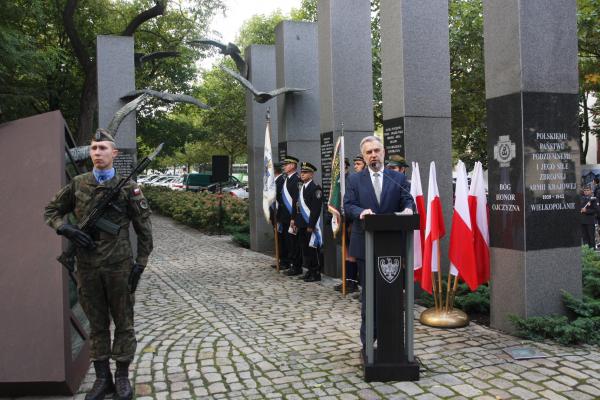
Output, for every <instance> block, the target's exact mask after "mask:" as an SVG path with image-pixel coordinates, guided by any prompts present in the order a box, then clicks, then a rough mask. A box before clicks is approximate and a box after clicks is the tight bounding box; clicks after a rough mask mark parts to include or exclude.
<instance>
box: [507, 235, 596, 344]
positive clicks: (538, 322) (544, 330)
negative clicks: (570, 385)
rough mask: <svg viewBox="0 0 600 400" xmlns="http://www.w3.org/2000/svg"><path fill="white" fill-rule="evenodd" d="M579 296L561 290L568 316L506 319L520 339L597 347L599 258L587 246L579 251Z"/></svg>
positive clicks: (511, 317)
mask: <svg viewBox="0 0 600 400" xmlns="http://www.w3.org/2000/svg"><path fill="white" fill-rule="evenodd" d="M581 260H582V273H583V296H582V298H581V299H578V298H576V297H574V296H573V295H572V294H570V293H567V292H564V291H563V302H564V304H565V307H566V308H567V310H568V311H569V315H568V316H556V315H550V316H544V317H531V318H520V317H517V316H514V315H512V316H510V320H511V322H512V323H513V324H514V325H515V327H516V328H517V334H518V335H519V336H521V337H524V338H527V339H532V340H541V339H553V340H556V341H557V342H559V343H562V344H579V343H589V344H596V345H600V256H599V255H598V254H597V253H596V252H595V251H594V250H593V249H590V248H589V247H587V246H583V248H582V257H581Z"/></svg>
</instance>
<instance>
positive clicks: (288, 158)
mask: <svg viewBox="0 0 600 400" xmlns="http://www.w3.org/2000/svg"><path fill="white" fill-rule="evenodd" d="M298 161H300V160H298V159H297V158H296V157H292V156H286V157H285V158H284V159H283V160H281V164H282V165H285V164H298Z"/></svg>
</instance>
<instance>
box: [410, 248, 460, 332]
mask: <svg viewBox="0 0 600 400" xmlns="http://www.w3.org/2000/svg"><path fill="white" fill-rule="evenodd" d="M440 254H441V251H440V242H439V241H438V251H437V257H438V260H437V262H438V263H437V265H438V270H437V279H436V276H435V274H436V273H435V272H433V271H432V272H431V284H432V292H433V303H434V306H433V307H431V308H428V309H427V310H425V311H423V312H422V313H421V316H420V318H419V321H420V322H421V323H422V324H423V325H427V326H431V327H433V328H462V327H464V326H467V325H469V317H468V316H467V314H465V312H464V311H462V310H458V309H455V308H454V297H455V296H456V290H457V288H458V276H455V277H454V284H452V274H450V273H448V283H447V285H446V301H445V303H444V304H442V302H443V299H444V296H443V288H442V271H441V268H440Z"/></svg>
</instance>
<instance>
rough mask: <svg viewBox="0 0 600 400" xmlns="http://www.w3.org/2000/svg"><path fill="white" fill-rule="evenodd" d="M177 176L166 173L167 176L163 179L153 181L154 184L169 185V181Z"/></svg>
mask: <svg viewBox="0 0 600 400" xmlns="http://www.w3.org/2000/svg"><path fill="white" fill-rule="evenodd" d="M177 178H179V177H178V176H173V175H167V177H166V178H165V179H163V180H160V181H158V182H155V183H154V186H161V187H169V186H170V184H171V182H173V181H174V180H175V179H177Z"/></svg>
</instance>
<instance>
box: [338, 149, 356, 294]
mask: <svg viewBox="0 0 600 400" xmlns="http://www.w3.org/2000/svg"><path fill="white" fill-rule="evenodd" d="M360 158H361V160H362V156H361V157H360ZM344 167H345V168H344V171H345V176H346V179H348V176H349V175H350V168H349V167H350V160H348V159H347V158H345V159H344ZM344 218H346V223H345V224H344V225H345V226H346V293H354V292H357V291H358V265H357V264H356V258H354V257H352V256H351V255H350V254H349V252H348V246H349V244H350V234H351V233H352V221H349V220H348V216H344ZM343 287H344V286H343V283H340V284H338V285H335V286H334V287H333V289H334V290H336V291H338V292H341V291H342V289H343Z"/></svg>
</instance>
